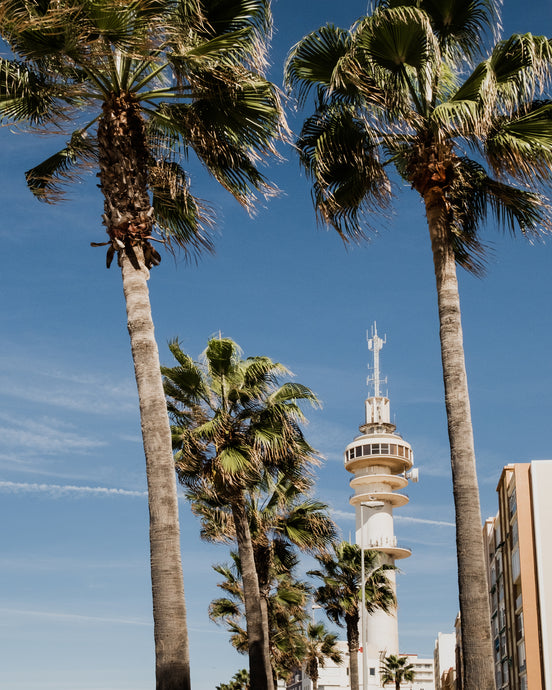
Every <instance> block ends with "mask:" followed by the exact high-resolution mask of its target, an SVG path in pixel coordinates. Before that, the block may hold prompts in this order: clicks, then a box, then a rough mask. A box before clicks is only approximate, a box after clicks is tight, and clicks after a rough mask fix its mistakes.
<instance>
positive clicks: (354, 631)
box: [345, 615, 365, 690]
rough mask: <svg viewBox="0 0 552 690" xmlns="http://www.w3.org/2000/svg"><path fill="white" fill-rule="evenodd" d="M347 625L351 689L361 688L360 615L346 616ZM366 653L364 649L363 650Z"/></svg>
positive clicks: (357, 689)
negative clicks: (359, 673) (359, 672)
mask: <svg viewBox="0 0 552 690" xmlns="http://www.w3.org/2000/svg"><path fill="white" fill-rule="evenodd" d="M345 622H346V626H347V645H348V647H349V681H350V684H351V690H359V678H358V643H359V636H358V615H356V616H345ZM362 653H363V654H364V653H365V652H364V650H362Z"/></svg>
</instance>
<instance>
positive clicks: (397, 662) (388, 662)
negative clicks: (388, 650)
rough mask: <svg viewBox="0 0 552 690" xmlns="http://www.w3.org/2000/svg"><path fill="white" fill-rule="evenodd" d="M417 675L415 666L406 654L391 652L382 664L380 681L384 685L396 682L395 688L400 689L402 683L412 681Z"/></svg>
mask: <svg viewBox="0 0 552 690" xmlns="http://www.w3.org/2000/svg"><path fill="white" fill-rule="evenodd" d="M415 675H416V674H415V671H414V666H413V665H412V664H411V663H410V662H409V661H408V657H406V656H395V655H394V654H390V655H389V656H386V657H385V659H384V660H383V662H382V664H381V668H380V681H381V684H382V686H383V687H385V686H386V685H387V684H388V683H395V690H400V688H401V683H411V682H412V681H413V680H414V677H415Z"/></svg>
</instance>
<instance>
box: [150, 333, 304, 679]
mask: <svg viewBox="0 0 552 690" xmlns="http://www.w3.org/2000/svg"><path fill="white" fill-rule="evenodd" d="M170 349H171V352H172V353H173V355H174V357H175V359H176V360H177V362H178V366H176V367H173V368H172V369H171V368H167V367H163V368H162V372H163V375H164V376H165V391H166V394H167V397H168V408H169V412H170V414H171V418H172V420H173V422H174V425H173V427H172V433H173V444H174V447H175V451H176V452H175V460H176V465H177V469H178V474H179V478H180V481H181V482H182V483H183V484H184V485H186V486H187V487H189V488H190V489H191V490H192V491H197V492H199V493H201V494H203V495H205V496H207V497H210V498H211V499H212V500H214V501H219V502H220V503H226V504H227V505H228V506H230V510H231V513H232V522H233V528H234V530H235V536H236V541H237V545H238V552H239V558H240V563H241V572H242V579H243V591H244V601H245V612H246V623H247V641H248V646H249V664H250V674H251V684H252V686H253V687H254V688H255V689H256V690H257V689H258V690H264V689H265V688H270V689H271V688H272V687H273V678H272V670H271V667H270V653H269V645H268V638H267V635H266V632H265V630H264V626H263V615H262V608H261V597H260V592H259V579H258V576H257V570H256V566H255V554H254V549H253V542H252V539H251V530H250V526H249V519H248V514H247V500H246V496H247V492H248V491H249V490H250V489H251V488H252V487H254V486H255V485H256V484H257V483H258V482H259V481H260V480H261V478H262V476H263V474H264V473H265V472H268V473H273V474H274V475H276V474H277V473H278V472H283V473H284V474H285V475H286V476H287V477H288V478H289V479H290V480H291V481H293V482H295V483H296V484H297V486H298V487H302V486H305V485H306V483H307V484H308V472H309V467H311V466H312V465H313V464H314V463H315V461H316V456H315V452H314V450H313V449H312V448H311V446H310V445H309V444H308V443H307V442H306V440H305V438H304V436H303V433H302V431H301V429H300V427H299V422H300V421H302V420H303V419H304V416H303V413H302V411H301V409H300V407H299V404H298V401H300V400H306V401H309V402H311V403H313V404H316V403H317V400H316V397H315V396H314V394H313V393H312V391H310V390H309V389H308V388H306V387H305V386H302V385H301V384H296V383H290V382H286V383H283V384H281V385H280V383H279V381H280V378H281V377H282V376H285V375H288V374H289V371H288V370H287V369H286V368H285V367H284V366H282V365H281V364H278V363H275V362H273V361H272V360H271V359H269V358H268V357H249V358H248V359H245V360H244V359H242V358H241V356H240V350H239V348H238V346H237V345H236V343H234V342H233V341H232V340H230V339H229V338H212V339H210V340H209V342H208V344H207V349H206V350H205V353H204V355H203V362H202V363H196V362H194V361H193V360H192V359H191V358H190V357H189V356H188V355H185V354H184V353H183V352H182V350H181V349H180V347H179V344H178V341H174V342H172V343H171V344H170Z"/></svg>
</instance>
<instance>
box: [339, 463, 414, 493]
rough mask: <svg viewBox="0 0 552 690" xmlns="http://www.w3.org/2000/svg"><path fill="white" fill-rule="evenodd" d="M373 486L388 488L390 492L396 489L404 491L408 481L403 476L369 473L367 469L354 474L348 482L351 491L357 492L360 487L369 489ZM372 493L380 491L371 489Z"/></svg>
mask: <svg viewBox="0 0 552 690" xmlns="http://www.w3.org/2000/svg"><path fill="white" fill-rule="evenodd" d="M374 484H380V485H384V486H386V487H388V488H389V489H390V490H391V491H394V490H396V489H404V488H405V486H408V479H407V478H406V477H405V476H404V475H403V474H383V473H379V472H378V473H377V474H376V473H374V472H370V471H369V468H366V469H365V470H363V471H362V470H361V471H360V472H358V471H357V472H355V476H354V477H353V478H352V479H351V481H350V486H351V489H355V490H358V489H359V488H360V487H364V486H366V487H370V486H372V487H373V485H374ZM373 490H374V491H379V490H380V489H378V488H375V487H373Z"/></svg>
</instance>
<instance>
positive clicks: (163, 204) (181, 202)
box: [150, 160, 214, 255]
mask: <svg viewBox="0 0 552 690" xmlns="http://www.w3.org/2000/svg"><path fill="white" fill-rule="evenodd" d="M150 186H151V190H152V206H153V208H154V211H155V216H154V218H155V223H156V225H157V226H159V228H160V231H161V234H162V236H163V237H165V238H166V239H167V242H168V243H169V244H171V243H174V244H176V245H178V246H179V247H180V248H182V249H184V250H185V251H186V252H187V253H188V254H190V255H192V254H194V253H195V254H199V253H200V252H201V251H203V250H207V251H209V252H212V251H213V250H214V247H213V241H212V238H211V234H212V233H211V231H212V229H213V226H214V215H213V212H212V210H211V209H210V207H209V206H208V205H207V204H206V203H205V202H203V201H201V200H199V199H197V198H196V197H195V196H194V195H193V194H192V193H191V192H190V188H189V182H188V177H187V175H186V173H185V171H184V169H183V168H182V167H181V166H180V165H179V164H178V163H176V162H173V161H163V160H161V161H159V162H157V163H154V164H152V165H151V166H150Z"/></svg>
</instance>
